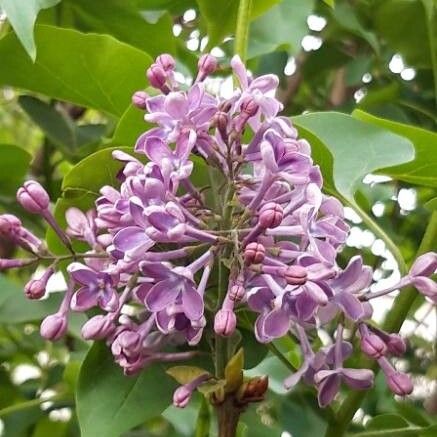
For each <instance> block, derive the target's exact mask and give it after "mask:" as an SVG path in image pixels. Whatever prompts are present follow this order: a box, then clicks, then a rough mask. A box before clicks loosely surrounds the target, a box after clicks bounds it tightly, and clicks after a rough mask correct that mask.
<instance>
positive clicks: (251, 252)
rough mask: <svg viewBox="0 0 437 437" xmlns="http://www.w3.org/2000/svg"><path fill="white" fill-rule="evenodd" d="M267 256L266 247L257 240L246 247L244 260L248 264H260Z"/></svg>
mask: <svg viewBox="0 0 437 437" xmlns="http://www.w3.org/2000/svg"><path fill="white" fill-rule="evenodd" d="M265 256H266V249H265V247H264V246H263V245H262V244H260V243H256V242H255V241H254V242H252V243H249V244H248V245H247V246H246V248H245V249H244V261H245V263H246V264H248V265H249V264H260V263H262V262H263V261H264V258H265Z"/></svg>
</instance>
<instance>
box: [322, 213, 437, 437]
mask: <svg viewBox="0 0 437 437" xmlns="http://www.w3.org/2000/svg"><path fill="white" fill-rule="evenodd" d="M436 241H437V212H433V213H432V215H431V218H430V220H429V222H428V226H427V228H426V230H425V233H424V235H423V238H422V242H421V243H420V246H419V249H418V250H417V254H416V257H417V256H419V255H422V254H423V253H426V252H428V251H430V250H433V249H435V245H436V243H435V242H436ZM416 297H417V291H416V290H415V289H414V288H412V287H409V288H406V289H405V290H403V291H402V293H400V294H399V295H398V296H397V297H396V299H395V301H394V303H393V306H392V308H391V310H390V311H389V312H388V314H387V316H386V318H385V321H384V323H383V329H384V330H386V331H388V332H398V331H399V330H400V328H401V326H402V323H403V322H404V320H405V319H406V318H407V315H408V311H409V310H410V308H411V306H412V305H413V303H414V301H415V299H416ZM358 367H359V368H365V367H367V368H370V369H372V370H374V371H377V369H378V367H377V365H376V363H375V361H372V360H369V359H367V358H364V357H363V358H362V359H361V361H360V363H359V365H358ZM365 395H366V392H365V391H354V392H352V393H350V394H349V395H348V396H347V397H346V399H345V400H344V401H343V403H342V404H341V406H340V408H339V409H338V411H337V415H336V420H335V421H332V422H331V423H330V424H329V426H328V428H327V431H326V434H325V437H341V436H343V435H344V433H345V431H346V429H347V427H348V425H349V423H350V421H351V420H352V418H353V417H354V414H355V412H356V411H357V410H358V408H359V407H360V405H361V402H362V401H363V399H364V397H365Z"/></svg>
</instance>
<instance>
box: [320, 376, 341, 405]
mask: <svg viewBox="0 0 437 437" xmlns="http://www.w3.org/2000/svg"><path fill="white" fill-rule="evenodd" d="M318 373H320V372H318ZM318 373H317V375H318ZM340 382H341V377H340V375H338V374H332V375H329V376H328V377H326V378H325V379H324V380H323V382H322V383H321V384H320V385H319V394H318V400H319V405H320V406H321V407H322V408H323V407H326V406H327V405H329V404H330V403H331V402H332V401H333V400H334V398H335V395H336V394H337V393H338V390H339V389H340Z"/></svg>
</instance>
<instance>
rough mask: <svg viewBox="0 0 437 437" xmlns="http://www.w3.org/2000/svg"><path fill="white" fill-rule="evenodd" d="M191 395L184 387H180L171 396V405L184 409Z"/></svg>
mask: <svg viewBox="0 0 437 437" xmlns="http://www.w3.org/2000/svg"><path fill="white" fill-rule="evenodd" d="M192 394H193V392H192V391H190V390H189V389H188V388H187V386H186V385H181V386H180V387H178V388H177V389H176V390H175V392H174V394H173V405H174V406H175V407H178V408H185V407H186V406H187V405H188V402H190V399H191V395H192Z"/></svg>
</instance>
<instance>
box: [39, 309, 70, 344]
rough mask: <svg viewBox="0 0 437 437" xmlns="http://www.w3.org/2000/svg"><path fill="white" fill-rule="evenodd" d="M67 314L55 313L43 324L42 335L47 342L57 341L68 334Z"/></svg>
mask: <svg viewBox="0 0 437 437" xmlns="http://www.w3.org/2000/svg"><path fill="white" fill-rule="evenodd" d="M67 327H68V324H67V316H66V314H60V313H55V314H51V315H49V316H47V317H46V318H45V319H44V320H43V321H42V323H41V327H40V333H41V336H42V337H44V338H45V339H46V340H52V341H56V340H59V339H60V338H61V337H63V336H64V335H65V333H66V332H67Z"/></svg>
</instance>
